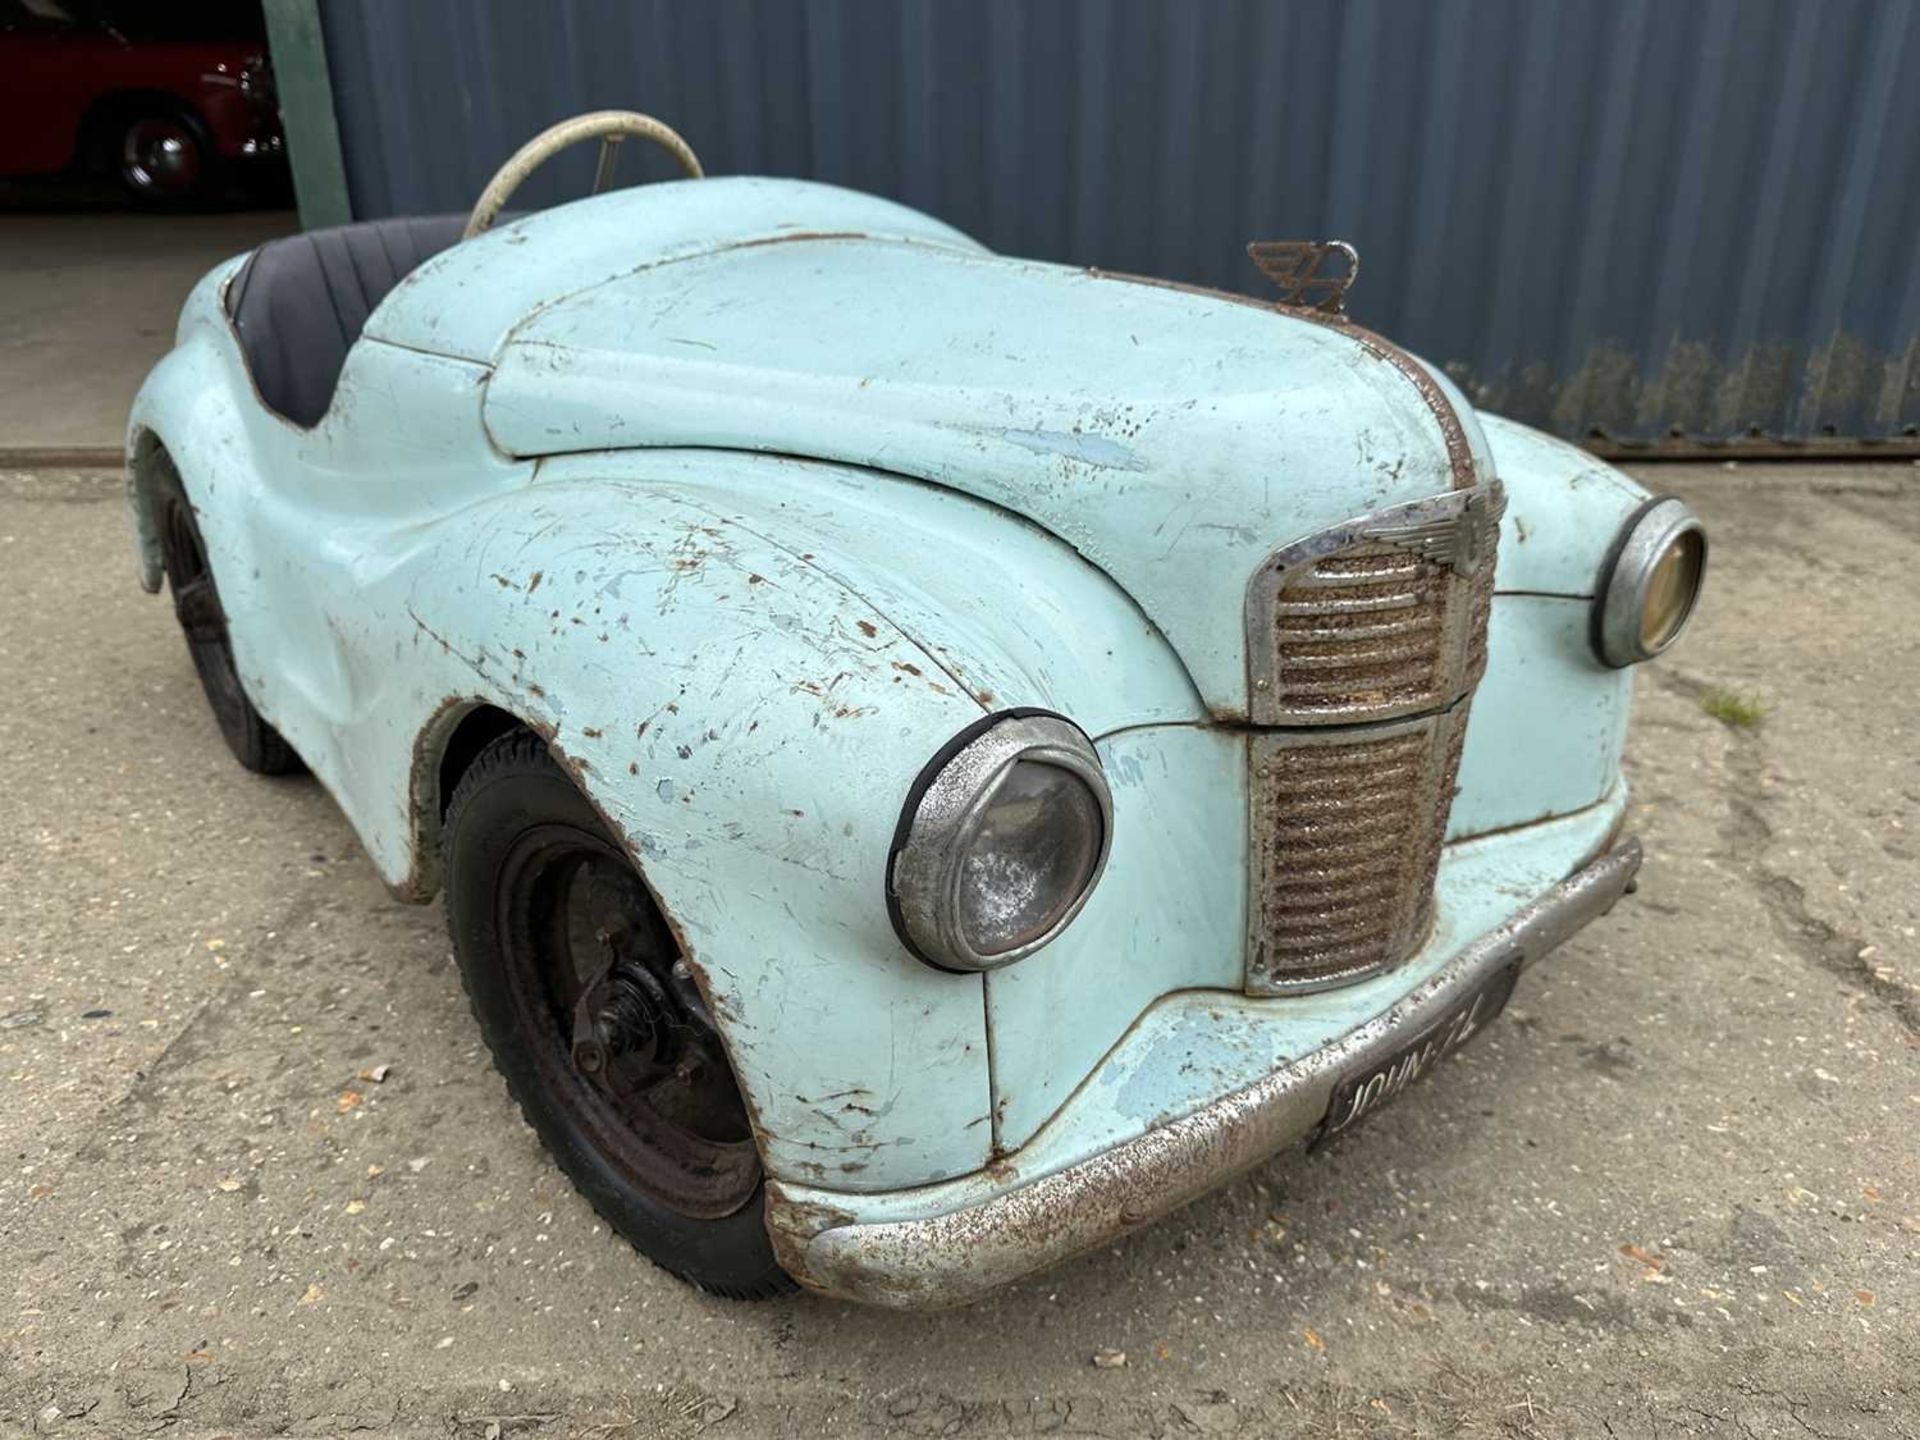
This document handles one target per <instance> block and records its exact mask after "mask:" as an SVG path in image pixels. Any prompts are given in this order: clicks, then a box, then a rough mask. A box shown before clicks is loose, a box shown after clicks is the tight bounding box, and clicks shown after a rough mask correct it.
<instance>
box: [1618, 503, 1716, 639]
mask: <svg viewBox="0 0 1920 1440" xmlns="http://www.w3.org/2000/svg"><path fill="white" fill-rule="evenodd" d="M1706 570H1707V532H1706V531H1705V530H1704V529H1702V528H1701V525H1700V521H1699V519H1698V518H1696V517H1695V515H1694V513H1693V511H1691V510H1689V509H1688V508H1687V505H1686V502H1685V501H1683V500H1681V499H1679V498H1678V497H1676V496H1673V495H1662V496H1656V497H1655V498H1654V499H1651V500H1649V501H1647V503H1646V504H1644V505H1642V506H1641V507H1640V508H1639V509H1638V510H1636V511H1634V513H1633V514H1632V515H1630V516H1628V517H1627V521H1626V524H1625V526H1624V528H1623V529H1622V530H1621V532H1620V536H1619V538H1618V539H1617V540H1616V541H1615V542H1614V547H1613V552H1612V554H1611V555H1610V556H1609V558H1608V560H1607V566H1606V569H1605V571H1604V572H1603V573H1602V575H1601V577H1600V594H1599V596H1598V597H1597V598H1596V600H1595V602H1594V607H1593V648H1594V652H1595V654H1597V655H1598V656H1599V658H1600V661H1601V663H1602V664H1604V665H1611V666H1614V667H1615V668H1619V667H1621V666H1625V665H1638V664H1639V663H1640V662H1641V661H1643V660H1651V659H1653V657H1654V656H1656V655H1658V654H1660V653H1661V652H1662V651H1663V650H1665V649H1666V648H1667V647H1668V646H1669V645H1671V644H1673V642H1674V641H1675V640H1677V639H1679V638H1680V632H1681V631H1682V630H1684V629H1686V628H1687V621H1688V620H1689V619H1690V618H1691V617H1692V615H1693V610H1694V606H1695V605H1696V604H1697V603H1698V602H1699V599H1700V585H1701V582H1702V581H1703V580H1704V579H1705V578H1706Z"/></svg>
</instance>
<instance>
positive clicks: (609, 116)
mask: <svg viewBox="0 0 1920 1440" xmlns="http://www.w3.org/2000/svg"><path fill="white" fill-rule="evenodd" d="M629 135H638V136H639V137H640V138H641V139H643V140H651V141H652V142H653V143H654V144H656V145H658V146H659V147H660V148H661V149H662V150H665V151H666V152H667V153H668V154H669V155H671V156H673V158H674V159H676V160H678V161H679V162H680V168H681V169H682V170H684V171H686V173H687V175H688V176H689V177H690V178H692V179H695V180H698V179H700V178H701V177H703V176H704V175H705V174H706V173H707V172H706V171H704V170H702V169H701V168H700V159H699V157H698V156H697V155H695V154H694V153H693V147H692V146H691V145H689V144H687V142H686V141H684V140H682V139H681V138H680V136H679V134H678V133H677V132H676V131H675V130H674V128H673V127H672V126H671V125H667V124H665V123H663V122H662V121H659V120H656V119H654V118H653V117H652V116H651V115H642V114H640V113H639V112H638V111H635V110H592V111H589V112H588V113H587V114H585V115H576V116H574V117H573V118H572V119H571V120H562V121H561V122H560V123H559V124H558V125H552V126H549V127H548V128H547V129H545V130H542V131H541V132H540V133H539V134H538V135H536V136H534V137H533V139H531V140H529V141H528V142H527V143H526V144H524V145H522V146H521V147H520V148H519V149H518V150H516V151H514V152H513V157H512V158H511V159H509V160H508V161H507V163H506V164H504V165H502V166H501V167H500V168H499V169H498V170H496V171H495V172H494V176H493V179H491V180H489V181H488V182H487V188H486V189H484V190H482V191H481V192H480V199H479V200H478V201H477V202H475V204H474V207H473V214H471V215H469V216H468V217H467V228H466V229H465V230H463V231H461V232H460V238H461V239H462V240H471V239H472V238H473V237H474V236H476V235H483V234H485V233H486V232H487V231H489V230H491V229H492V228H493V222H494V221H495V220H497V219H498V218H499V217H500V211H501V210H502V209H503V208H504V207H505V206H506V203H507V199H508V197H510V196H511V195H512V194H513V192H514V191H516V190H518V189H519V188H520V183H521V182H522V181H523V180H525V179H526V178H527V176H529V175H531V174H532V173H533V172H534V171H535V170H537V169H538V168H539V167H540V166H541V165H543V164H545V163H546V162H547V161H548V160H551V159H552V158H553V157H554V156H555V155H558V154H559V153H560V152H561V151H562V150H564V149H566V148H567V147H568V146H569V145H577V144H579V143H580V142H581V141H582V140H594V139H597V140H599V142H600V164H599V166H598V167H597V168H596V169H595V170H594V172H593V190H592V192H591V193H593V194H595V195H598V194H599V193H600V192H601V191H602V190H604V189H606V188H607V185H608V184H609V182H611V181H612V179H613V167H614V164H615V163H616V162H617V161H618V160H619V158H620V142H621V141H623V140H625V139H626V138H627V136H629Z"/></svg>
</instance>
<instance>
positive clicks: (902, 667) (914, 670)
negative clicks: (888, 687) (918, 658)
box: [893, 660, 920, 675]
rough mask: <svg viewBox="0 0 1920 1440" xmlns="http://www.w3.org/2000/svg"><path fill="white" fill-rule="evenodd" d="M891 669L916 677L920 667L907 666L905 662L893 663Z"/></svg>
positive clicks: (897, 661)
mask: <svg viewBox="0 0 1920 1440" xmlns="http://www.w3.org/2000/svg"><path fill="white" fill-rule="evenodd" d="M893 668H894V669H896V670H904V671H906V672H907V674H909V675H918V674H919V673H920V667H919V666H918V665H913V664H909V663H908V662H907V661H905V660H896V661H894V662H893Z"/></svg>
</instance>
